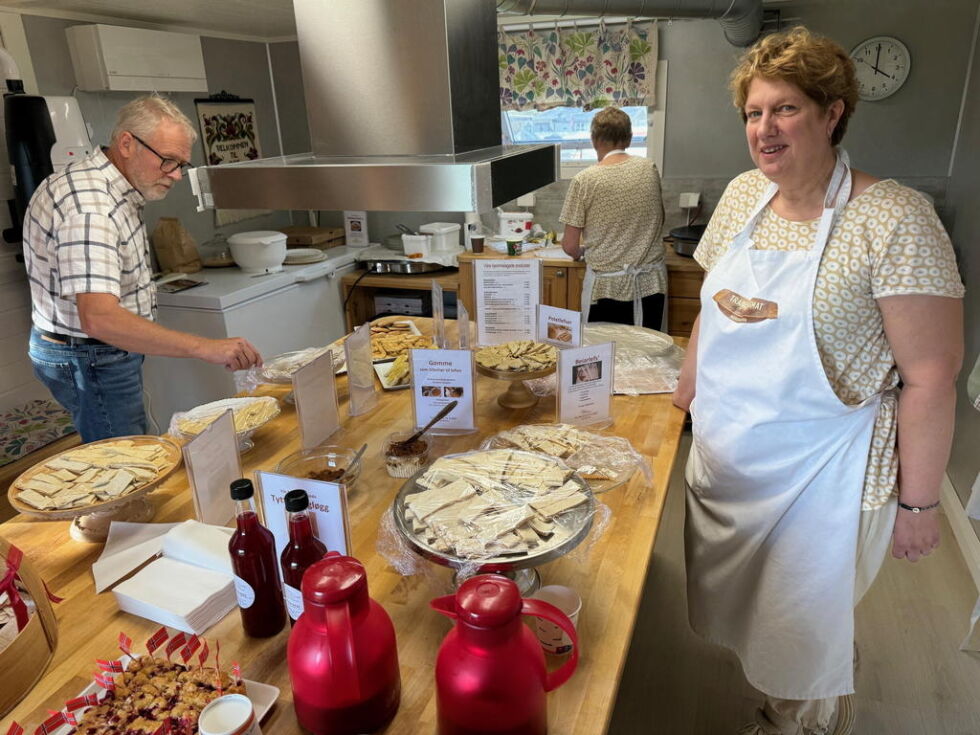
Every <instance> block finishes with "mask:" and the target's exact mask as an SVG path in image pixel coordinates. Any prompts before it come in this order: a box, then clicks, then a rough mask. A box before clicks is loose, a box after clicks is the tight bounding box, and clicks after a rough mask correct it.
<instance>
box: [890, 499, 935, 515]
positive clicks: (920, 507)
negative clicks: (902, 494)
mask: <svg viewBox="0 0 980 735" xmlns="http://www.w3.org/2000/svg"><path fill="white" fill-rule="evenodd" d="M898 507H899V508H901V509H902V510H910V511H912V512H913V513H921V512H922V511H924V510H932V509H933V508H938V507H939V501H938V500H937V501H936V502H935V503H932V504H931V505H906V504H905V503H903V502H902V501H901V500H899V501H898Z"/></svg>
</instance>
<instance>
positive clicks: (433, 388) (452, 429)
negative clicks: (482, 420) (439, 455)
mask: <svg viewBox="0 0 980 735" xmlns="http://www.w3.org/2000/svg"><path fill="white" fill-rule="evenodd" d="M411 356H412V357H411V359H412V405H413V408H414V410H415V427H416V428H421V427H423V426H425V425H426V424H427V423H429V420H430V419H431V418H432V417H433V416H435V415H436V414H437V413H439V409H441V408H442V407H443V406H445V405H446V404H447V403H449V402H450V401H453V400H455V401H457V402H458V405H457V406H456V408H454V409H453V410H452V411H450V412H449V414H448V415H447V416H445V417H444V418H443V419H441V420H440V421H439V423H437V424H436V425H435V426H433V427H432V428H431V429H430V430H429V433H431V434H445V433H463V432H469V431H475V430H476V423H475V421H474V415H475V414H474V411H473V406H474V404H475V402H476V399H475V396H474V394H473V353H472V352H470V351H469V350H412V351H411Z"/></svg>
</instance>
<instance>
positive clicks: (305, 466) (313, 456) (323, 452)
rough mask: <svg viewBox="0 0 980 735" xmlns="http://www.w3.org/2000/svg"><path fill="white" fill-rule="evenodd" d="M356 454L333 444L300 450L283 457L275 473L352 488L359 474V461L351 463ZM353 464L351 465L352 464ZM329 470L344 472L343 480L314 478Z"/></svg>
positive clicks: (351, 450)
mask: <svg viewBox="0 0 980 735" xmlns="http://www.w3.org/2000/svg"><path fill="white" fill-rule="evenodd" d="M355 454H357V452H355V451H354V450H353V449H348V448H347V447H341V446H337V445H333V444H326V445H324V446H322V447H314V448H313V449H301V450H300V451H298V452H293V453H292V454H290V455H289V456H288V457H284V458H283V459H282V461H280V462H279V464H278V465H277V466H276V472H278V473H279V474H281V475H291V476H292V477H302V478H304V479H311V480H325V481H326V482H340V483H341V484H343V485H346V486H347V488H348V489H351V488H353V487H354V485H355V484H356V483H357V478H358V477H360V474H361V460H360V459H358V460H357V461H356V462H353V459H354V455H355ZM352 462H353V464H352ZM330 470H333V471H335V472H336V471H337V470H345V472H344V475H343V479H340V478H339V477H338V478H336V479H329V478H328V477H323V476H321V477H315V476H312V475H314V474H315V473H323V472H329V471H330Z"/></svg>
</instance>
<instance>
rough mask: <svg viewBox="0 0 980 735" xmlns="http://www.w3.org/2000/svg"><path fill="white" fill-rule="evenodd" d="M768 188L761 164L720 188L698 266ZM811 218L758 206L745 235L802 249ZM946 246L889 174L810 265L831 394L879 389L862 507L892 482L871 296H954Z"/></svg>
mask: <svg viewBox="0 0 980 735" xmlns="http://www.w3.org/2000/svg"><path fill="white" fill-rule="evenodd" d="M768 186H769V180H768V179H767V178H766V177H765V176H764V175H763V174H762V172H761V171H758V170H753V171H749V172H747V173H744V174H742V175H740V176H739V177H737V178H736V179H735V180H734V181H732V182H731V183H730V184H729V185H728V188H727V189H726V190H725V193H724V195H723V196H722V198H721V201H720V202H719V203H718V207H717V208H716V209H715V212H714V214H713V215H712V217H711V221H710V223H709V224H708V228H707V229H706V230H705V233H704V235H703V237H702V238H701V243H700V245H699V246H698V249H697V251H696V252H695V254H694V257H695V259H696V260H697V261H698V263H700V264H701V265H702V266H703V267H704V268H705V270H709V271H710V270H711V268H712V267H713V266H714V265H715V264H716V263H717V262H718V260H719V259H720V258H721V256H722V255H724V253H725V252H726V251H727V249H728V246H729V244H730V243H731V242H732V240H733V239H734V238H735V236H736V235H737V234H738V233H739V231H741V229H742V228H743V227H744V226H745V224H746V222H747V221H748V218H749V215H750V214H751V212H752V209H753V208H754V206H755V204H756V203H757V202H758V200H759V198H760V197H761V196H762V195H763V194H764V193H765V191H766V188H767V187H768ZM818 223H819V220H811V221H808V222H793V221H790V220H787V219H784V218H782V217H780V216H779V215H777V214H776V213H775V212H773V210H772V208H771V207H766V208H765V209H764V210H763V212H762V215H761V216H760V218H759V221H758V224H757V225H756V229H755V232H754V233H753V236H752V239H753V241H754V247H756V248H757V249H760V250H805V249H808V248H810V247H811V245H812V244H813V242H814V241H815V239H816V232H817V225H818ZM963 293H964V288H963V284H962V282H961V281H960V277H959V273H958V271H957V268H956V260H955V257H954V254H953V248H952V245H951V243H950V241H949V236H948V235H947V234H946V231H945V229H944V228H943V225H942V223H941V222H940V221H939V217H938V216H937V215H936V212H935V210H934V209H933V207H932V205H931V204H930V203H929V201H928V200H927V199H926V198H925V197H924V196H922V195H921V194H920V193H918V192H917V191H915V190H914V189H910V188H908V187H906V186H902V185H901V184H899V183H898V182H896V181H893V180H891V179H887V180H884V181H879V182H876V183H874V184H872V185H871V186H869V187H868V188H867V189H866V190H865V191H863V192H862V193H861V194H860V195H859V196H857V197H855V198H854V199H852V200H851V201H850V202H849V203H848V204H847V206H846V207H845V208H844V211H843V212H842V213H841V216H840V219H839V220H838V222H837V224H836V226H835V227H834V230H833V232H832V233H831V236H830V240H829V241H828V242H827V247H826V249H825V251H824V254H823V257H822V259H821V262H820V267H819V269H818V271H817V280H816V285H815V287H814V294H813V321H814V331H815V334H816V341H817V348H818V351H819V353H820V359H821V361H822V362H823V367H824V370H826V372H827V378H828V380H829V381H830V384H831V386H832V387H833V389H834V392H835V393H836V394H837V396H838V397H839V398H840V399H841V401H843V402H844V403H846V404H849V405H853V404H857V403H860V402H861V401H863V400H865V399H867V398H869V397H871V396H872V395H874V394H876V393H883V394H884V395H883V399H882V404H881V408H880V410H879V412H878V417H877V419H876V421H875V429H874V435H873V437H872V442H871V450H870V453H869V456H868V467H867V470H866V472H865V484H864V494H863V500H862V509H863V510H871V509H874V508H878V507H881V506H883V505H884V504H885V503H886V502H887V501H888V499H889V498H890V497H891V495H892V494H893V493H895V492H896V491H897V484H898V455H897V443H896V437H897V434H896V430H897V420H898V414H897V397H896V393H895V390H894V389H895V388H896V387H897V386H898V383H899V376H898V370H897V368H896V367H895V359H894V356H893V355H892V351H891V347H889V345H888V340H887V339H886V338H885V330H884V324H883V321H882V317H881V312H880V310H879V309H878V305H877V303H876V300H877V299H880V298H882V297H885V296H895V295H899V294H931V295H935V296H948V297H951V298H962V297H963Z"/></svg>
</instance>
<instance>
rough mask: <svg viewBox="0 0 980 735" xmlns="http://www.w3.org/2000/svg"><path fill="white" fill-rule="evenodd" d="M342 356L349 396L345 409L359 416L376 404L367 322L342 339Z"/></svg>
mask: <svg viewBox="0 0 980 735" xmlns="http://www.w3.org/2000/svg"><path fill="white" fill-rule="evenodd" d="M344 357H345V358H346V359H347V392H348V394H349V396H350V399H349V400H348V404H347V411H348V413H350V415H351V416H360V415H361V414H362V413H368V412H369V411H372V410H373V409H374V407H375V406H377V405H378V394H377V388H375V387H374V365H373V364H372V357H371V327H370V325H369V324H362V325H361V326H359V327H358V328H357V329H355V330H354V331H353V332H352V333H351V335H350V337H348V338H347V339H346V340H344Z"/></svg>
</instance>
